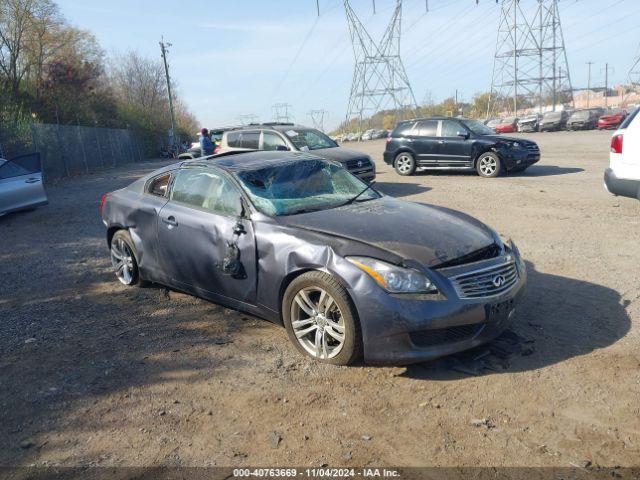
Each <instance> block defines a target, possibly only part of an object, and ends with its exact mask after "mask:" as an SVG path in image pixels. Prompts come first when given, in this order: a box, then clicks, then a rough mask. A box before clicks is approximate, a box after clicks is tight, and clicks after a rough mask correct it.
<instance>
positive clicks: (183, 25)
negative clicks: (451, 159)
mask: <svg viewBox="0 0 640 480" xmlns="http://www.w3.org/2000/svg"><path fill="white" fill-rule="evenodd" d="M522 1H523V2H528V3H530V4H531V6H533V5H534V2H535V0H522ZM57 3H58V4H59V6H60V9H61V11H62V13H63V14H64V15H65V17H66V18H67V19H68V20H69V21H70V23H71V24H73V25H74V26H76V27H79V28H83V29H87V30H90V31H91V32H92V33H93V34H94V35H95V36H96V37H97V39H98V41H99V42H100V44H101V46H102V48H104V50H105V51H106V53H107V55H109V56H116V55H117V54H119V53H124V52H126V51H128V50H137V51H139V52H141V53H144V54H145V55H149V56H152V57H158V58H159V56H160V49H159V45H158V42H159V41H160V39H161V37H162V36H164V39H165V41H167V42H170V43H171V44H172V46H171V48H170V52H169V62H170V68H171V75H172V80H174V81H175V82H176V83H177V85H178V94H179V96H180V97H181V98H182V99H183V100H184V101H185V102H186V103H187V105H188V106H189V109H190V110H191V111H192V112H193V113H194V114H195V115H196V117H197V118H198V120H199V122H200V123H201V124H202V125H203V126H206V127H209V128H214V127H218V126H225V125H230V124H238V123H239V116H240V115H249V114H254V115H257V117H258V119H259V120H260V121H270V120H272V119H273V108H272V106H273V105H274V104H275V103H288V104H290V105H291V112H292V113H293V119H294V120H295V121H296V122H297V123H301V124H308V125H310V124H311V119H310V117H309V115H308V112H309V111H310V110H319V109H324V110H326V111H327V114H326V116H325V127H326V129H327V130H328V129H331V128H333V127H335V126H337V125H338V124H339V123H340V121H342V120H343V119H344V117H345V114H346V108H347V101H348V97H349V90H350V87H351V80H352V76H353V63H354V58H353V50H352V48H351V43H350V38H349V34H348V27H347V21H346V17H345V12H344V6H343V0H319V3H320V12H321V15H320V16H319V17H318V16H317V12H316V0H271V1H267V0H207V1H200V2H196V1H192V0H182V1H169V0H153V1H151V0H108V1H105V0H101V1H97V0H57ZM375 3H376V14H375V15H374V14H373V8H372V0H351V5H352V6H353V8H354V10H355V11H356V14H357V15H358V16H359V18H360V19H361V21H362V22H363V23H364V24H365V25H366V26H367V29H368V30H369V31H370V33H371V34H372V36H373V37H374V38H379V37H380V36H381V35H382V33H383V31H384V29H385V27H386V24H387V22H388V20H389V17H390V15H391V13H392V10H393V7H394V5H395V0H375ZM428 3H429V12H428V13H426V11H425V0H405V1H404V2H403V24H402V26H403V36H402V48H401V56H402V59H403V62H404V64H405V67H406V71H407V74H408V77H409V80H410V82H411V86H412V88H413V91H414V93H415V96H416V99H417V101H418V103H422V102H423V101H425V100H426V99H429V98H430V99H432V100H433V101H440V100H443V99H444V98H447V97H451V96H453V95H454V94H455V91H456V89H457V90H458V95H459V98H461V99H462V100H470V99H471V98H472V97H473V95H474V94H476V93H478V92H482V91H486V90H488V89H489V87H490V82H491V71H492V63H493V54H494V50H495V44H496V34H497V27H498V21H499V13H500V10H499V5H496V3H495V2H494V1H493V0H480V1H479V4H478V5H476V1H475V0H428ZM559 8H560V17H561V21H562V28H563V33H564V38H565V44H566V47H567V57H568V60H569V69H570V72H571V79H572V83H573V86H574V88H582V87H586V85H587V71H588V67H587V63H586V62H594V63H593V66H592V67H591V68H592V70H591V85H592V86H604V81H605V64H606V63H607V62H608V63H609V68H610V70H609V81H610V84H616V83H622V82H625V81H626V79H627V73H628V71H629V69H630V67H631V64H632V62H633V59H634V56H635V55H636V53H637V51H638V45H639V44H640V1H638V0H560V1H559Z"/></svg>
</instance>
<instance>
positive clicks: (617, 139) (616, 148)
mask: <svg viewBox="0 0 640 480" xmlns="http://www.w3.org/2000/svg"><path fill="white" fill-rule="evenodd" d="M623 138H624V135H622V134H620V135H614V136H613V137H612V138H611V153H622V140H623Z"/></svg>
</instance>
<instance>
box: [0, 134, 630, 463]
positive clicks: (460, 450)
mask: <svg viewBox="0 0 640 480" xmlns="http://www.w3.org/2000/svg"><path fill="white" fill-rule="evenodd" d="M609 136H610V133H606V132H576V133H565V132H560V133H547V134H531V135H528V137H529V138H532V139H534V140H536V141H538V142H539V144H540V146H541V149H542V161H541V162H540V163H539V164H538V165H536V166H534V167H532V168H530V169H529V170H528V171H527V172H526V173H523V174H518V175H512V176H507V177H501V178H498V179H493V180H486V179H481V178H479V177H477V176H475V175H472V174H452V173H446V174H445V173H438V174H426V173H422V174H418V175H416V176H413V177H409V178H404V177H400V176H398V175H396V174H395V172H394V171H393V170H392V169H391V168H389V167H388V166H386V165H384V163H382V149H383V148H384V143H383V142H382V141H375V142H369V143H366V144H359V145H358V144H345V146H347V147H353V148H359V149H362V150H365V151H367V152H368V153H371V154H372V156H373V157H374V158H375V160H376V162H377V165H378V187H379V189H380V190H382V191H384V192H385V193H388V194H390V195H393V196H396V197H401V198H404V199H406V200H416V201H425V202H430V203H434V204H439V205H445V206H447V207H451V208H454V209H459V210H462V211H464V212H467V213H469V214H471V215H474V216H476V217H478V218H480V219H481V220H483V221H485V222H486V223H488V224H489V225H492V226H493V227H495V228H496V229H497V230H498V231H499V232H500V233H501V234H504V235H506V236H511V237H512V238H513V239H514V240H515V242H516V243H517V245H518V246H519V248H520V250H521V252H522V253H523V255H524V257H525V258H526V259H527V261H528V267H529V272H530V274H529V285H528V289H527V293H526V295H525V298H524V300H523V302H522V303H521V305H520V306H519V308H518V311H517V313H516V319H515V324H514V326H513V328H512V330H510V331H508V332H507V333H506V334H505V336H504V337H501V338H500V339H498V340H497V341H496V342H494V343H493V344H491V345H489V346H488V347H482V348H479V349H476V350H474V351H472V352H468V353H465V354H462V355H456V356H453V357H447V358H444V359H441V360H438V361H436V362H432V363H428V364H420V365H414V366H410V367H395V368H376V367H367V366H363V367H351V368H346V367H345V368H338V367H333V366H325V365H318V364H316V363H314V362H313V361H310V360H307V359H305V358H303V357H302V356H300V355H299V354H298V353H297V352H296V350H295V348H294V347H293V346H292V345H291V344H289V341H288V339H287V337H286V335H285V332H284V330H282V329H281V328H280V327H277V326H274V325H272V324H269V323H267V322H265V321H262V320H259V319H257V318H254V317H252V316H249V315H245V314H243V313H239V312H235V311H231V310H228V309H225V308H222V307H220V306H218V305H215V304H212V303H207V302H205V301H202V300H199V299H197V298H193V297H190V296H187V295H184V294H181V293H177V292H174V291H169V290H166V289H164V288H162V287H157V286H156V287H149V288H143V289H139V288H126V287H124V286H122V285H120V284H119V283H118V282H117V281H116V278H115V276H114V275H113V274H112V272H111V271H110V264H109V259H108V252H107V248H106V244H105V239H104V237H105V235H104V234H105V232H104V227H103V225H102V223H101V221H100V219H99V215H98V203H99V199H100V195H101V194H102V193H104V192H107V191H111V190H114V189H116V188H119V187H122V186H124V185H126V184H128V183H130V182H131V181H133V180H134V179H135V178H137V177H139V176H140V175H142V174H143V173H145V172H147V171H150V170H152V169H155V168H157V167H159V166H160V165H162V164H161V163H145V164H135V165H131V166H128V167H122V168H118V169H115V170H110V171H107V172H104V173H101V174H97V175H91V176H83V177H78V178H73V179H69V180H65V181H62V182H60V183H58V184H56V185H51V186H49V188H48V194H49V199H50V205H48V206H46V207H43V208H39V209H37V210H35V211H32V212H25V213H20V214H14V215H9V216H7V217H4V218H2V219H0V245H2V249H1V251H0V465H5V466H6V465H13V466H25V465H36V466H47V465H48V466H52V465H74V466H92V465H109V466H124V465H126V466H147V465H173V466H182V465H193V466H208V465H217V466H244V465H254V466H255V465H262V466H266V465H271V466H300V467H302V466H321V465H323V464H328V465H331V466H367V465H377V466H384V465H388V466H427V465H429V466H458V465H466V466H482V465H496V466H497V465H500V466H570V465H572V464H574V465H589V462H590V463H591V465H593V466H597V465H603V466H616V465H621V466H634V465H635V466H638V465H639V464H640V347H639V344H640V342H639V341H640V269H639V268H638V266H639V258H640V248H639V239H640V202H638V201H634V200H631V199H625V198H616V197H613V196H611V195H609V194H608V193H606V192H605V191H604V189H603V187H602V173H603V169H604V168H605V167H606V165H607V163H608V150H609Z"/></svg>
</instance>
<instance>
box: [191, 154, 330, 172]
mask: <svg viewBox="0 0 640 480" xmlns="http://www.w3.org/2000/svg"><path fill="white" fill-rule="evenodd" d="M204 159H205V160H207V162H203V161H202V160H203V159H202V158H199V159H195V160H189V161H186V162H183V163H182V164H180V166H190V165H192V166H202V167H207V166H216V167H220V168H223V169H225V170H228V171H230V172H237V171H246V170H258V169H261V168H264V167H272V166H277V165H283V164H287V163H291V162H296V161H299V160H320V161H323V162H326V160H325V159H323V158H321V157H318V156H316V155H311V154H309V153H306V152H285V151H278V150H276V151H264V150H261V151H254V152H240V153H237V152H234V154H231V155H225V154H222V155H213V156H209V157H205V158H204Z"/></svg>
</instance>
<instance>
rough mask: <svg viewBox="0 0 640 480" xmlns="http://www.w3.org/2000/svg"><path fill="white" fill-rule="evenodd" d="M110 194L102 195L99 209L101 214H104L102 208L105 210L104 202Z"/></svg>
mask: <svg viewBox="0 0 640 480" xmlns="http://www.w3.org/2000/svg"><path fill="white" fill-rule="evenodd" d="M108 195H109V194H108V193H105V194H103V195H102V198H101V199H100V206H99V207H98V210H100V215H102V210H104V203H105V202H106V201H107V196H108Z"/></svg>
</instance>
